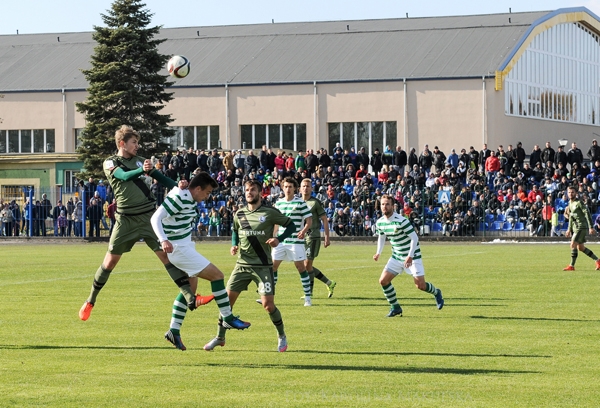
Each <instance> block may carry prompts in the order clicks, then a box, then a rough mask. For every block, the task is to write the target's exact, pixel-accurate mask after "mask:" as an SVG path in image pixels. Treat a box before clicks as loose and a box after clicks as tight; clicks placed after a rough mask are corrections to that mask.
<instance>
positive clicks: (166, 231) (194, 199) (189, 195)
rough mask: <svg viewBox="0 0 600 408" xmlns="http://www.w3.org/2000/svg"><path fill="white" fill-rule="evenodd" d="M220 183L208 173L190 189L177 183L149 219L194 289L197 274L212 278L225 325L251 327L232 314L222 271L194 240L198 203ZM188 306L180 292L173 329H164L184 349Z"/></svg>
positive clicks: (163, 246)
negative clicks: (193, 233)
mask: <svg viewBox="0 0 600 408" xmlns="http://www.w3.org/2000/svg"><path fill="white" fill-rule="evenodd" d="M218 187H219V183H217V181H216V180H215V179H213V178H212V177H211V176H210V175H209V174H208V173H204V172H201V173H198V174H197V175H196V176H194V178H193V179H192V180H191V181H190V185H189V187H188V189H186V190H182V189H179V188H177V187H175V188H173V189H172V190H171V191H170V192H169V194H168V195H167V197H166V198H165V201H164V202H163V203H162V205H161V206H160V207H159V208H158V210H156V212H155V213H154V215H153V216H152V219H151V220H150V222H151V223H152V229H154V232H155V233H156V236H157V237H158V241H159V242H160V245H161V247H162V249H163V251H164V252H166V254H167V257H168V258H169V261H171V263H172V264H173V265H175V266H176V267H177V268H179V269H181V270H182V271H184V272H185V273H187V274H188V276H189V282H190V287H191V289H192V292H195V291H196V288H197V287H198V277H200V278H202V279H206V280H208V281H210V286H211V289H212V293H213V296H214V298H215V301H216V303H217V306H218V307H219V312H220V314H221V319H222V321H223V326H224V327H225V328H226V329H238V330H244V329H247V328H248V327H250V323H247V322H243V321H242V320H240V319H238V318H237V317H235V316H233V315H232V314H231V306H230V304H229V296H228V295H227V291H226V290H225V282H224V276H223V272H221V271H220V270H219V268H217V267H216V266H215V265H213V264H212V263H210V261H209V260H208V259H206V258H205V257H203V256H202V255H200V254H199V253H198V252H196V244H195V243H194V241H192V230H193V225H194V224H195V223H194V219H195V218H196V216H197V215H198V206H197V203H199V202H201V201H204V200H206V198H207V197H208V195H209V194H210V193H211V192H212V191H213V189H215V188H218ZM187 309H188V308H187V305H186V301H185V297H184V296H183V294H182V293H180V294H179V295H178V296H177V298H176V299H175V302H174V303H173V314H172V316H171V325H170V329H169V330H168V331H167V332H166V333H165V339H167V341H169V342H171V344H173V345H174V346H175V348H177V349H179V350H182V351H183V350H185V349H186V347H185V346H184V345H183V342H182V341H181V332H180V330H181V325H182V323H183V319H184V318H185V315H186V311H187Z"/></svg>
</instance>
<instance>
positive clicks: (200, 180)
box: [189, 171, 219, 190]
mask: <svg viewBox="0 0 600 408" xmlns="http://www.w3.org/2000/svg"><path fill="white" fill-rule="evenodd" d="M207 186H211V187H212V188H218V187H219V183H217V180H215V179H214V178H212V177H211V176H210V174H208V173H206V172H204V171H201V172H200V173H198V174H196V175H195V176H194V178H192V181H190V185H189V188H196V187H200V188H201V189H202V190H204V189H205V188H206V187H207Z"/></svg>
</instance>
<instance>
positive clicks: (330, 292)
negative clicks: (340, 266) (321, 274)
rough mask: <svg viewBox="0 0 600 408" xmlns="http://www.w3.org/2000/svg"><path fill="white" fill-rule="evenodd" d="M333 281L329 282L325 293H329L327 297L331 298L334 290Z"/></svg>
mask: <svg viewBox="0 0 600 408" xmlns="http://www.w3.org/2000/svg"><path fill="white" fill-rule="evenodd" d="M335 285H336V283H335V281H333V280H332V281H331V283H330V284H329V285H327V291H328V292H329V294H328V295H327V297H329V298H330V297H332V296H333V289H335Z"/></svg>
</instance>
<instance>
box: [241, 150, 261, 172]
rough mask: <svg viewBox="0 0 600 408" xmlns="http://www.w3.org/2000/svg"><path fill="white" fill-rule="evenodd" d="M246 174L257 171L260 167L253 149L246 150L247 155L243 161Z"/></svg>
mask: <svg viewBox="0 0 600 408" xmlns="http://www.w3.org/2000/svg"><path fill="white" fill-rule="evenodd" d="M244 165H245V169H246V174H250V173H252V172H255V173H256V172H258V168H259V167H260V161H259V159H258V157H257V156H256V155H254V151H252V150H248V156H246V162H245V163H244Z"/></svg>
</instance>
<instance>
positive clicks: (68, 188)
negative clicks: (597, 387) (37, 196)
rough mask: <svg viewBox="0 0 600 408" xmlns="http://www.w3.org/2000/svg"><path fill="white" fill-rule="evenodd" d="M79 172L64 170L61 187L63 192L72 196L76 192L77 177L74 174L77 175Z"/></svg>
mask: <svg viewBox="0 0 600 408" xmlns="http://www.w3.org/2000/svg"><path fill="white" fill-rule="evenodd" d="M78 172H79V170H65V179H64V183H65V185H64V186H63V192H64V193H67V194H72V193H75V192H77V191H78V190H77V177H75V174H76V173H78Z"/></svg>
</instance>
